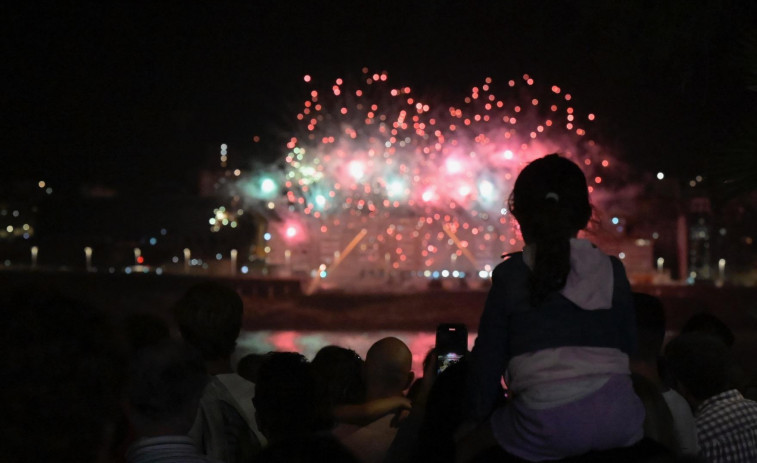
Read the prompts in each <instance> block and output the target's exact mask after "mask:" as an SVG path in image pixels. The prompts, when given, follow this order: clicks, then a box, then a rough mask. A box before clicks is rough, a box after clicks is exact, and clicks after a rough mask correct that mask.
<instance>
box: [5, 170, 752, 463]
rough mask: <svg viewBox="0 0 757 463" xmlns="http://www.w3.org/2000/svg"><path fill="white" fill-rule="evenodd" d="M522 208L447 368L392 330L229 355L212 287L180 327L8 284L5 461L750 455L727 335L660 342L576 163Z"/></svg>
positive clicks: (233, 300) (742, 377) (198, 291)
mask: <svg viewBox="0 0 757 463" xmlns="http://www.w3.org/2000/svg"><path fill="white" fill-rule="evenodd" d="M509 209H510V211H511V212H512V213H513V215H514V216H515V217H516V218H517V220H518V223H519V225H520V228H521V232H522V234H523V238H524V241H525V243H526V247H525V248H524V250H523V252H518V253H513V254H509V255H506V256H503V258H504V259H503V262H502V263H501V264H500V265H498V266H497V267H496V269H495V270H494V272H493V276H492V286H491V289H490V291H489V296H488V298H487V301H486V305H485V307H484V308H483V312H482V315H481V321H480V323H479V326H478V337H477V339H476V342H475V345H474V346H473V349H472V350H471V351H470V352H463V353H462V354H463V355H462V356H460V358H459V361H457V362H454V363H451V364H449V365H446V364H445V366H446V368H445V369H443V371H441V368H440V367H441V366H442V365H441V364H440V363H439V355H438V354H441V353H442V352H438V351H437V350H436V349H433V350H431V351H430V352H429V353H428V354H427V356H426V359H425V361H424V370H423V376H422V377H420V378H415V377H414V374H413V372H412V369H411V367H412V354H411V352H410V350H409V349H408V347H407V346H406V345H405V343H404V342H403V341H401V340H400V339H397V338H394V337H386V338H383V339H378V340H376V342H375V343H373V345H372V346H371V347H370V349H369V350H368V352H367V354H366V356H365V358H364V359H363V358H361V357H360V356H359V355H358V354H357V353H356V352H355V351H353V350H351V349H349V348H347V347H342V346H334V345H332V346H326V347H324V348H322V349H321V350H320V351H318V353H317V354H316V355H315V357H314V358H313V359H312V360H311V361H308V359H307V358H305V357H304V356H303V355H302V354H300V353H297V352H269V353H264V354H263V353H261V354H250V355H247V356H245V357H243V358H241V360H239V361H238V362H236V364H232V358H234V356H233V354H234V351H235V348H236V341H237V338H238V337H239V334H240V331H241V327H242V320H243V316H244V307H243V302H242V300H241V298H240V297H239V295H238V294H237V293H236V292H235V291H234V290H232V289H230V288H227V287H225V286H223V285H221V284H218V283H213V282H206V283H200V284H197V285H195V286H193V287H191V288H190V289H189V290H188V291H187V292H186V293H185V294H184V295H183V296H182V297H181V298H180V299H179V300H178V301H176V302H175V304H174V305H173V308H172V309H173V310H172V315H173V319H172V320H164V319H162V318H160V317H157V316H154V315H150V314H138V315H131V316H128V317H126V319H125V320H123V321H122V323H120V324H118V325H113V324H112V323H111V321H110V320H109V319H108V317H106V316H105V315H104V314H103V313H102V312H100V311H98V310H96V309H94V308H92V307H89V306H87V305H86V304H83V303H81V302H78V301H75V300H71V299H68V298H66V297H64V296H61V295H59V294H57V293H54V292H52V291H47V290H19V291H17V292H16V293H14V294H8V295H3V298H2V300H0V303H1V304H2V305H1V306H0V346H1V349H0V352H2V355H0V374H1V375H2V380H1V381H0V385H1V387H0V391H2V400H1V401H0V436H2V437H3V443H4V445H3V446H2V447H0V461H3V462H5V461H8V462H58V461H60V462H69V461H70V462H82V463H88V462H126V463H158V462H165V463H179V462H187V463H192V462H198V463H199V462H222V463H274V462H276V463H278V462H303V463H304V462H335V463H342V462H345V463H346V462H361V463H373V462H375V463H378V462H389V463H404V462H457V463H463V462H481V463H485V462H533V461H561V462H629V463H630V462H634V463H635V462H639V463H641V462H679V463H683V462H703V463H720V462H752V463H755V462H757V403H756V402H754V401H752V400H749V399H747V398H745V397H744V395H746V396H748V397H749V396H752V395H753V392H754V391H753V390H751V389H750V388H749V384H750V383H749V381H748V380H749V378H748V376H747V375H746V374H745V373H744V372H743V371H742V370H741V369H740V368H739V366H738V365H737V363H736V362H735V361H734V359H733V356H732V353H731V346H732V345H733V343H734V335H733V333H732V332H731V330H730V329H729V328H728V327H727V326H726V325H725V324H723V323H722V322H721V321H720V320H719V319H718V318H717V317H715V316H714V315H712V314H710V313H700V314H697V315H695V316H694V317H692V318H691V319H690V320H689V321H688V322H687V323H686V324H685V326H684V327H683V328H682V329H681V330H680V333H679V334H678V335H677V336H676V337H674V338H673V339H672V340H670V341H669V342H667V343H666V342H665V341H666V339H665V335H666V320H665V312H664V310H663V306H662V303H661V302H660V300H659V299H657V298H655V297H653V296H650V295H646V294H640V293H632V292H631V288H630V285H629V283H628V280H627V278H626V276H625V270H624V268H623V265H622V264H621V263H620V261H619V260H618V259H615V258H614V257H610V256H607V255H605V254H603V253H602V252H601V251H600V250H599V249H598V248H596V247H595V246H593V245H592V244H591V243H590V242H589V241H587V240H585V239H581V238H578V233H579V231H580V230H583V229H584V228H585V227H586V226H587V223H588V221H589V219H590V217H591V214H592V210H591V206H590V204H589V201H588V194H587V187H586V181H585V178H584V177H583V173H582V172H581V171H580V169H578V167H577V166H576V165H575V164H574V163H572V162H571V161H569V160H567V159H565V158H563V157H560V156H557V155H548V156H545V157H543V158H540V159H537V160H535V161H534V162H532V163H530V164H529V165H528V166H527V167H526V168H525V169H524V170H523V171H522V172H521V174H520V175H519V176H518V179H517V181H516V184H515V187H514V191H513V194H512V195H511V197H510V200H509ZM172 327H173V328H175V329H172ZM437 347H439V346H437ZM456 358H457V357H456Z"/></svg>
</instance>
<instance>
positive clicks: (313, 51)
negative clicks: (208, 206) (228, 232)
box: [0, 0, 757, 192]
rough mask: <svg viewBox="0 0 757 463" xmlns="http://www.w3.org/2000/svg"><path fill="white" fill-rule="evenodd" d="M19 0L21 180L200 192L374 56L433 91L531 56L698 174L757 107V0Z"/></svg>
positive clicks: (1, 174) (617, 136)
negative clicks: (210, 169) (310, 81)
mask: <svg viewBox="0 0 757 463" xmlns="http://www.w3.org/2000/svg"><path fill="white" fill-rule="evenodd" d="M13 3H17V4H18V5H13V6H10V7H9V6H4V7H3V11H2V16H3V17H4V19H3V23H4V24H3V27H2V29H3V32H2V33H1V34H2V37H3V40H2V45H1V46H2V56H3V73H2V75H3V81H4V82H3V103H2V107H3V110H2V119H0V121H1V122H2V130H3V132H2V133H3V135H2V147H0V149H1V150H2V151H1V152H2V159H3V167H2V168H1V169H0V180H1V181H2V182H4V183H5V184H9V183H8V182H18V181H26V180H29V181H33V182H35V183H36V181H38V180H41V179H44V180H46V181H47V182H48V183H50V184H51V185H55V186H56V187H57V188H58V189H59V191H64V192H65V191H77V189H78V188H79V186H80V185H82V184H86V185H105V186H110V187H113V188H116V189H118V190H119V191H123V192H135V191H141V192H154V191H163V192H166V191H176V192H179V191H191V189H192V188H193V187H194V186H195V184H196V171H197V169H198V168H201V167H207V166H213V165H214V163H215V162H217V160H216V157H215V155H214V153H215V151H213V149H214V148H213V147H217V146H218V145H219V144H220V143H228V144H229V146H230V151H231V154H232V155H234V153H235V152H236V153H239V154H238V156H239V157H241V158H243V159H244V160H245V162H250V161H252V160H254V159H258V160H266V159H275V158H276V157H277V155H278V154H280V151H279V150H281V147H282V146H283V145H282V143H281V141H282V139H283V138H284V136H285V134H286V133H287V129H288V128H291V126H292V125H293V121H292V114H293V110H292V108H294V107H296V105H297V104H299V103H300V102H301V99H302V96H303V95H304V94H305V92H306V89H305V86H304V85H303V81H302V76H303V75H304V74H311V75H312V76H313V77H314V79H321V80H323V81H331V80H333V79H335V78H337V77H345V78H349V77H350V76H353V77H356V76H358V75H359V73H360V69H361V68H362V67H363V66H367V67H369V68H370V69H372V70H377V71H381V70H386V71H388V72H389V75H390V78H391V79H392V81H394V82H397V83H402V84H409V85H413V87H414V88H418V91H419V92H420V93H421V94H424V95H463V94H465V93H466V92H468V91H469V90H470V87H471V86H472V85H475V84H477V83H480V82H481V80H482V79H483V78H484V77H487V76H491V77H492V78H494V79H498V80H508V79H511V78H517V77H519V76H522V75H523V74H524V73H529V74H530V75H531V76H533V77H534V78H535V79H538V80H539V81H545V82H549V83H555V84H559V85H560V86H561V87H563V88H565V89H567V90H569V91H570V92H571V93H572V94H573V95H574V96H575V98H576V101H577V103H576V104H577V105H581V107H582V109H583V110H585V111H591V112H594V113H596V114H597V115H598V118H597V123H596V124H595V135H596V137H597V138H598V139H599V140H601V141H602V142H603V143H604V144H605V145H606V146H608V147H610V149H611V150H612V151H613V152H614V153H616V155H617V157H618V158H620V159H622V160H624V161H626V162H628V163H629V164H631V165H633V166H634V168H636V169H637V170H638V172H640V173H643V172H657V171H665V172H669V173H671V174H673V175H678V176H680V177H681V179H682V180H687V178H686V177H687V176H692V175H696V174H701V173H704V174H707V173H708V172H709V171H716V170H718V169H720V170H723V168H722V166H721V164H723V163H727V162H729V161H728V160H729V159H733V158H732V157H729V153H731V152H733V151H734V150H735V151H738V150H739V149H740V147H741V146H743V144H744V143H747V142H746V141H744V138H748V136H745V135H744V130H747V131H748V127H750V125H749V124H750V120H754V117H755V116H754V108H755V107H757V104H756V103H757V101H756V100H757V98H756V95H757V92H755V91H754V85H755V84H757V80H756V79H755V72H756V71H755V69H757V65H756V64H755V63H756V62H757V53H756V52H755V49H757V46H756V45H755V44H757V38H756V37H755V31H754V29H755V27H754V25H755V24H756V22H755V14H754V13H755V9H756V8H755V7H754V6H753V5H754V2H752V1H708V2H686V1H673V2H652V1H637V2H582V1H571V2H568V1H516V2H513V1H482V2H470V1H449V0H440V1H424V2H398V3H394V2H355V1H353V2H341V1H335V2H326V1H324V2H307V3H306V2H286V1H280V2H272V1H270V2H266V1H248V2H240V3H231V2H223V1H219V2H150V3H147V2H144V3H142V2H130V3H127V2H124V3H115V4H111V3H112V2H75V3H74V2H71V3H69V2H67V4H66V5H65V6H57V7H49V6H45V7H42V6H38V5H35V4H34V3H35V2H13ZM105 3H107V5H106V4H105ZM39 5H42V3H41V2H40V3H39ZM750 85H751V86H752V88H751V90H750V88H749V87H750ZM745 127H747V129H745ZM751 130H752V131H753V130H754V129H751ZM254 135H259V136H260V137H261V142H260V143H259V144H257V145H256V146H253V143H252V137H253V136H254ZM234 150H236V151H234ZM726 170H727V169H726Z"/></svg>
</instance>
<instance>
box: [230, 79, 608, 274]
mask: <svg viewBox="0 0 757 463" xmlns="http://www.w3.org/2000/svg"><path fill="white" fill-rule="evenodd" d="M305 82H306V83H307V85H308V86H309V87H310V89H309V94H308V97H307V99H306V100H305V101H304V102H303V104H302V106H301V108H300V111H299V112H298V113H297V115H296V118H297V121H298V124H299V127H300V129H299V132H298V133H297V134H296V135H295V136H292V137H291V138H290V139H289V141H288V143H287V146H286V147H287V152H286V154H285V157H284V159H285V162H286V165H285V166H286V167H285V168H284V169H283V170H282V169H273V168H272V169H269V170H268V171H258V172H256V173H253V174H251V175H249V176H247V177H244V178H243V179H242V180H240V181H239V183H238V190H239V192H240V193H239V194H240V195H241V196H243V197H246V198H247V200H248V201H249V200H252V202H258V203H261V201H262V204H266V205H267V209H269V210H271V211H275V212H276V214H278V216H279V217H280V218H282V219H283V220H282V221H281V224H280V230H279V233H278V235H279V236H281V237H283V238H285V239H286V240H287V241H296V240H297V239H300V240H302V239H305V237H306V236H307V233H308V232H310V233H316V234H320V239H321V240H323V239H327V238H333V235H334V234H335V233H338V232H339V231H340V230H341V229H351V230H359V229H360V228H363V227H365V226H366V223H370V224H373V226H372V227H371V232H372V233H371V234H369V238H367V239H368V243H367V245H366V246H368V249H367V251H368V253H371V252H373V253H374V254H376V255H378V256H385V258H384V259H382V258H380V257H379V258H378V259H374V260H377V261H386V263H388V264H390V266H391V268H393V269H405V270H413V271H419V272H420V271H429V270H441V269H446V268H451V267H450V266H451V265H452V266H454V265H453V264H454V263H455V260H456V256H461V255H463V251H464V250H465V249H466V248H469V249H471V250H472V254H473V255H475V256H476V257H479V256H483V259H478V261H480V262H486V263H487V264H486V267H485V268H486V269H490V268H491V265H490V264H492V263H496V261H497V259H498V256H499V255H500V254H501V253H502V252H503V251H509V250H513V249H515V248H516V246H517V245H518V244H519V243H518V240H519V236H518V233H517V229H516V227H515V223H514V222H511V220H510V217H509V216H508V215H507V214H508V212H507V209H506V199H507V196H508V195H509V192H510V191H511V189H512V185H513V183H514V181H515V178H516V176H517V174H518V172H519V171H520V170H521V169H522V168H523V166H525V165H526V164H527V163H528V162H530V161H532V160H533V159H535V158H538V157H541V156H543V155H544V154H547V153H551V152H560V153H562V154H563V155H565V156H567V157H569V158H571V159H573V160H574V161H576V162H577V163H578V164H579V165H581V166H582V167H583V168H584V170H585V172H586V173H587V178H588V179H589V185H590V186H589V190H590V192H594V189H595V188H597V187H598V186H599V184H601V183H602V182H603V177H604V175H605V173H607V174H609V173H610V172H609V171H608V170H604V169H605V168H607V167H608V166H609V160H608V159H607V156H606V155H604V154H603V153H602V150H601V149H600V147H599V146H597V144H596V143H594V142H593V141H591V140H588V139H586V137H585V135H586V129H585V128H584V127H585V126H586V125H588V124H591V122H592V121H593V120H594V118H595V116H594V115H593V114H584V115H580V116H579V114H578V111H577V110H576V109H575V108H574V107H573V105H572V97H571V95H570V94H569V93H565V92H564V91H563V90H562V89H560V88H559V87H558V86H556V85H553V86H551V87H548V88H547V89H541V90H540V89H539V88H537V87H535V83H534V80H533V78H531V77H530V76H528V75H523V76H522V78H519V79H517V81H516V80H509V81H506V82H503V83H501V84H498V85H497V86H495V83H494V82H493V79H491V78H488V77H487V78H486V79H484V81H483V82H482V83H481V84H480V85H477V86H474V87H473V88H472V89H471V92H470V94H469V95H468V96H466V97H465V98H464V100H463V102H462V103H461V104H459V105H449V106H448V105H444V104H442V103H440V102H438V101H431V102H427V101H424V100H422V99H421V98H418V97H416V96H415V95H414V93H413V92H412V89H411V88H410V87H409V86H397V85H392V84H390V82H389V79H388V76H387V74H386V73H385V72H382V73H371V72H370V71H368V70H367V69H363V74H362V76H361V79H360V83H359V85H357V86H351V85H347V84H345V82H344V81H343V80H342V79H336V80H335V81H334V82H333V83H332V84H330V86H329V87H328V88H326V89H323V88H317V87H316V86H315V83H314V82H313V79H311V78H310V77H309V76H305ZM533 95H538V98H537V97H534V96H533ZM282 193H283V194H282ZM367 219H371V220H370V221H368V220H367ZM345 232H346V233H347V234H348V235H350V236H351V235H352V234H354V231H352V232H349V231H347V230H345ZM450 232H451V233H453V234H454V235H456V236H457V237H458V241H455V240H452V239H451V238H449V233H450ZM370 235H372V236H370ZM310 238H311V240H310V241H313V240H312V238H317V237H313V236H311V237H310ZM316 241H317V240H316ZM337 249H339V247H337ZM363 250H364V251H365V250H366V249H363ZM322 254H324V255H326V254H327V253H322ZM465 254H466V255H468V253H465ZM324 260H329V259H328V258H326V259H324ZM369 260H370V259H369ZM469 260H471V261H473V259H469ZM326 263H329V262H326ZM321 267H323V266H321ZM313 268H314V267H313ZM470 270H471V269H469V271H470ZM472 270H474V271H478V270H481V269H472ZM427 273H428V272H427Z"/></svg>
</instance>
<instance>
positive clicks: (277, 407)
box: [252, 352, 324, 443]
mask: <svg viewBox="0 0 757 463" xmlns="http://www.w3.org/2000/svg"><path fill="white" fill-rule="evenodd" d="M252 401H253V403H254V404H255V414H256V420H257V423H258V427H259V428H260V431H261V432H262V433H263V434H264V435H265V436H266V437H267V438H268V440H269V441H270V442H271V443H275V442H280V441H282V440H285V439H287V438H292V437H295V436H305V435H309V434H312V433H313V432H315V431H317V430H318V429H319V427H320V426H321V425H322V424H323V423H324V420H323V417H321V416H320V413H321V410H322V408H321V406H320V404H319V403H318V402H317V398H316V393H315V378H314V377H313V372H312V370H311V368H310V364H309V363H308V361H307V359H305V357H304V356H303V355H301V354H298V353H296V352H272V353H270V354H268V355H267V356H266V359H265V360H264V361H263V364H262V365H261V366H260V370H258V382H257V383H256V384H255V397H254V398H253V399H252Z"/></svg>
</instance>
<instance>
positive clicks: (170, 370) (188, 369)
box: [128, 340, 210, 437]
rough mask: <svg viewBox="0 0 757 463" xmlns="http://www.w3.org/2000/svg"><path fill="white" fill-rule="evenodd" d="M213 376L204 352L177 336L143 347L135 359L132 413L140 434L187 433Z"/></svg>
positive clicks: (130, 387)
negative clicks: (204, 359) (179, 340)
mask: <svg viewBox="0 0 757 463" xmlns="http://www.w3.org/2000/svg"><path fill="white" fill-rule="evenodd" d="M209 379H210V377H209V376H208V374H207V373H206V371H205V363H204V362H203V359H202V356H201V355H200V353H199V352H198V351H197V350H196V349H194V348H193V347H191V346H189V345H187V344H185V343H183V342H177V341H173V340H166V341H163V342H161V343H159V344H156V345H153V346H148V347H145V348H143V349H141V350H140V351H139V352H138V353H137V354H136V356H135V358H134V361H133V362H132V368H131V375H130V381H129V387H128V399H129V411H130V413H129V417H130V420H131V422H132V424H133V425H134V428H135V429H136V431H137V433H138V434H139V435H140V436H146V437H153V436H158V435H169V434H170V435H183V434H186V433H188V432H189V429H190V428H191V427H192V424H193V423H194V421H195V417H196V416H197V406H198V404H199V401H200V397H201V396H202V392H203V390H204V388H205V385H206V384H207V382H208V380H209Z"/></svg>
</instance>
